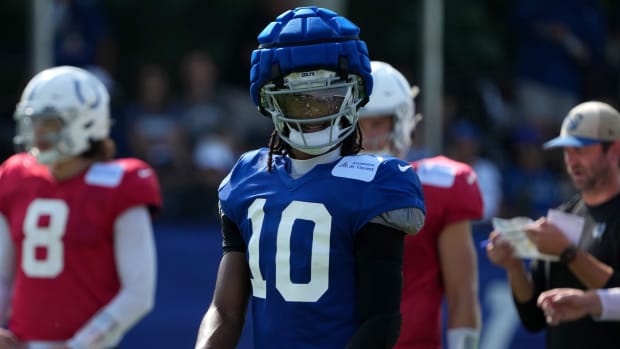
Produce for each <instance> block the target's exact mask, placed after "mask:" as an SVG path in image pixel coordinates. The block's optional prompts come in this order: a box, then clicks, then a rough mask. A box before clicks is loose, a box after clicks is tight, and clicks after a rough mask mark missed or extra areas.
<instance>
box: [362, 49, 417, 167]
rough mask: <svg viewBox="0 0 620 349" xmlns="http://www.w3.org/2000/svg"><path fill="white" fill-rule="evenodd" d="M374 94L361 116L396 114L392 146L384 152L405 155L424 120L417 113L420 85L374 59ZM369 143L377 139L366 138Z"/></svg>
mask: <svg viewBox="0 0 620 349" xmlns="http://www.w3.org/2000/svg"><path fill="white" fill-rule="evenodd" d="M370 65H371V67H372V78H373V81H374V89H373V95H372V97H371V98H370V100H369V101H368V104H366V105H365V106H364V107H363V108H362V109H360V111H359V114H360V118H372V117H379V116H385V115H392V116H393V123H392V132H391V134H389V135H384V136H382V137H388V138H389V139H388V142H387V143H388V147H390V149H384V151H383V152H386V153H390V154H393V153H394V151H396V152H398V154H393V155H397V156H400V157H403V156H404V155H405V154H406V153H407V151H408V150H409V147H410V146H411V133H412V132H413V131H414V130H415V126H416V123H417V122H418V121H420V120H421V119H422V116H421V115H419V114H418V115H416V114H415V103H414V99H415V97H416V95H417V94H418V92H419V89H418V87H417V86H413V87H411V86H410V85H409V82H408V81H407V79H406V78H405V77H404V76H403V74H401V73H400V72H399V71H398V70H396V69H395V68H394V67H393V66H392V65H390V64H389V63H385V62H381V61H372V62H371V64H370ZM364 141H365V142H373V141H375V142H377V143H379V142H380V141H381V140H372V139H368V137H364Z"/></svg>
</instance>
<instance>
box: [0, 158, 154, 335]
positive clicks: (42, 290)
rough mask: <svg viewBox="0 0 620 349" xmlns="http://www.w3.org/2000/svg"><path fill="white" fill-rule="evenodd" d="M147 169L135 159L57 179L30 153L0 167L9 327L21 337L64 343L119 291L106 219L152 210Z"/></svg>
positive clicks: (111, 231)
mask: <svg viewBox="0 0 620 349" xmlns="http://www.w3.org/2000/svg"><path fill="white" fill-rule="evenodd" d="M160 205H161V197H160V191H159V183H158V181H157V178H156V175H155V173H154V171H153V170H152V169H151V168H150V167H149V166H148V165H147V164H145V163H144V162H142V161H140V160H137V159H118V160H113V161H109V162H105V163H104V162H102V163H95V164H93V165H92V166H90V168H89V169H87V170H86V171H84V172H83V173H82V174H78V175H76V176H74V177H72V178H69V179H67V180H63V181H57V180H56V179H55V178H54V177H53V176H52V175H51V174H50V172H49V169H48V168H47V167H46V166H44V165H41V164H39V163H37V161H36V160H35V159H34V158H33V157H32V156H30V155H27V154H25V153H21V154H16V155H13V156H12V157H10V158H9V159H8V160H6V161H5V162H4V163H3V164H2V167H0V213H1V214H2V215H3V216H4V218H5V219H6V221H7V224H8V227H9V229H10V235H11V239H12V241H13V244H14V246H15V261H16V273H15V281H14V289H13V300H12V314H13V315H12V316H11V317H10V320H9V328H10V329H11V331H13V332H14V333H15V334H16V335H17V337H18V338H20V339H21V340H45V341H53V340H65V339H67V338H70V337H71V336H73V334H74V333H75V332H76V331H77V330H78V329H79V328H80V327H81V326H83V325H84V323H85V322H86V321H87V320H89V319H90V318H91V317H92V316H93V315H94V314H95V313H96V312H97V311H98V310H99V309H100V308H102V307H103V306H104V305H106V304H107V303H108V302H109V301H110V300H111V299H112V298H113V297H114V296H115V295H116V294H117V293H118V291H119V288H120V284H119V279H118V274H117V271H116V268H115V259H114V224H115V220H116V218H117V217H118V216H119V215H121V214H122V213H123V212H124V211H125V210H127V209H129V208H131V207H135V206H148V207H152V208H159V206H160Z"/></svg>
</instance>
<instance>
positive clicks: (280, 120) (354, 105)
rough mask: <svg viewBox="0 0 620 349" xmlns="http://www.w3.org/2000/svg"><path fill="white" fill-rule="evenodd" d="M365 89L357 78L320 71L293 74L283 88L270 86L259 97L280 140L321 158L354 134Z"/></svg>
mask: <svg viewBox="0 0 620 349" xmlns="http://www.w3.org/2000/svg"><path fill="white" fill-rule="evenodd" d="M362 85H363V84H362V79H361V78H360V77H359V76H357V75H355V74H350V75H349V77H348V79H343V78H341V77H339V76H338V75H337V74H336V72H333V71H330V70H323V69H320V70H311V71H303V72H293V73H290V74H288V75H286V76H285V77H284V79H283V82H282V85H281V86H277V85H276V84H275V83H273V82H270V83H267V84H266V85H265V86H263V87H262V88H261V90H260V93H261V97H262V99H263V101H264V109H265V110H266V111H267V112H268V113H269V114H270V115H271V118H272V120H273V123H274V125H275V129H276V131H277V132H278V135H279V136H280V138H282V139H283V140H284V141H285V142H286V143H288V144H290V145H291V147H293V148H296V149H299V150H301V151H303V152H304V153H307V154H311V155H318V154H322V153H324V152H326V151H328V150H329V149H331V148H332V147H334V146H335V145H337V144H339V143H341V142H342V141H343V140H344V139H345V138H347V136H349V135H350V134H351V133H352V132H353V131H354V130H355V126H356V124H357V119H358V114H357V109H358V107H359V105H360V104H361V103H362V101H364V99H365V93H364V90H363V88H362ZM307 115H311V117H308V116H307Z"/></svg>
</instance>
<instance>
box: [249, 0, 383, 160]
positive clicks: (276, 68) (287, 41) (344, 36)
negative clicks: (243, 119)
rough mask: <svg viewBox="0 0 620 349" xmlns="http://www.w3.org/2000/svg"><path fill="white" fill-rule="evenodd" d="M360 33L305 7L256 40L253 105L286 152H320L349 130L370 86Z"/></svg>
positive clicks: (333, 15) (324, 11)
mask: <svg viewBox="0 0 620 349" xmlns="http://www.w3.org/2000/svg"><path fill="white" fill-rule="evenodd" d="M359 33H360V29H359V27H358V26H356V25H355V24H354V23H352V22H351V21H349V20H348V19H346V18H344V17H342V16H340V15H338V14H337V13H336V12H334V11H331V10H328V9H325V8H320V7H314V6H310V7H299V8H295V9H293V10H289V11H287V12H285V13H283V14H281V15H280V16H278V17H277V18H276V19H275V21H273V22H271V23H270V24H268V25H267V26H266V27H265V29H263V31H262V32H261V33H260V34H259V35H258V42H259V47H258V48H257V49H256V50H254V51H253V52H252V59H251V65H252V67H251V71H250V94H251V96H252V101H253V102H254V104H256V105H257V106H258V108H259V110H260V111H261V112H262V113H263V114H264V115H267V116H270V117H271V118H272V120H273V122H274V125H275V129H276V131H277V132H278V135H279V136H280V138H282V139H283V140H284V141H285V142H287V143H288V144H289V145H291V146H292V147H293V148H296V149H300V150H301V151H303V152H306V153H308V154H315V155H316V154H320V153H322V152H324V151H325V150H328V149H331V148H332V147H333V146H335V145H337V144H339V143H341V142H342V141H343V140H344V139H345V138H346V137H347V136H348V135H350V134H351V133H352V132H353V131H354V130H355V127H356V125H357V120H358V110H359V108H361V107H362V106H363V105H364V104H366V103H367V102H368V97H369V96H370V93H371V91H372V85H373V81H372V75H371V67H370V59H369V57H368V49H367V47H366V44H365V43H364V41H362V40H360V39H359Z"/></svg>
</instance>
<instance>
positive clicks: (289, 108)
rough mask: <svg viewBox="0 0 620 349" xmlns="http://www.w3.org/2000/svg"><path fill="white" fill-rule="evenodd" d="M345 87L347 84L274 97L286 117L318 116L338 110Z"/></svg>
mask: <svg viewBox="0 0 620 349" xmlns="http://www.w3.org/2000/svg"><path fill="white" fill-rule="evenodd" d="M347 89H348V87H347V86H341V87H334V88H327V89H322V90H315V91H304V92H296V93H282V94H277V95H275V96H274V97H275V100H276V102H277V103H278V106H279V108H280V111H281V112H282V113H283V114H284V115H285V116H287V117H290V118H298V119H308V118H318V117H322V116H328V115H334V114H337V113H338V112H340V109H341V107H342V103H343V102H344V99H345V96H346V94H347Z"/></svg>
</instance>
